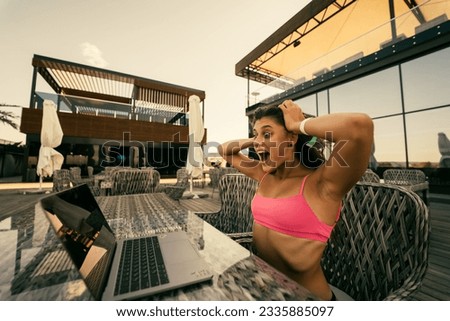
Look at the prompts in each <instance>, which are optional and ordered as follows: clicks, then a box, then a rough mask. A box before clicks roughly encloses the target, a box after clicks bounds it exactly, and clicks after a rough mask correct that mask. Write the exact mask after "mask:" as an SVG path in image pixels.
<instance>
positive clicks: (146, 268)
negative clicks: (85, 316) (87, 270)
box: [114, 236, 169, 295]
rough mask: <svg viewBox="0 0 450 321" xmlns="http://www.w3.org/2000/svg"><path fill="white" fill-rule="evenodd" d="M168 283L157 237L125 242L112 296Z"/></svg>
mask: <svg viewBox="0 0 450 321" xmlns="http://www.w3.org/2000/svg"><path fill="white" fill-rule="evenodd" d="M165 283H169V277H168V275H167V271H166V267H165V265H164V260H163V257H162V253H161V248H160V245H159V240H158V237H157V236H150V237H145V238H140V239H133V240H125V242H124V246H123V248H122V253H121V260H120V265H119V273H118V275H117V281H116V286H115V289H114V294H115V295H118V294H124V293H128V292H132V291H137V290H141V289H145V288H149V287H153V286H157V285H161V284H165Z"/></svg>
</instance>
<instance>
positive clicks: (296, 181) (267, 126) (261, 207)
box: [219, 100, 373, 300]
mask: <svg viewBox="0 0 450 321" xmlns="http://www.w3.org/2000/svg"><path fill="white" fill-rule="evenodd" d="M253 133H254V137H252V138H249V139H241V140H233V141H229V142H227V143H224V144H222V145H221V146H219V152H220V154H221V156H222V157H223V158H224V159H225V160H226V161H227V162H228V163H229V164H231V165H232V166H233V167H235V168H236V169H238V170H239V171H240V172H241V173H243V174H245V175H247V176H250V177H252V178H254V179H256V180H257V181H258V182H259V188H258V191H257V192H256V195H255V197H254V199H253V202H252V213H253V217H254V225H253V241H254V245H255V247H256V250H257V253H258V256H260V257H261V258H263V259H264V260H265V261H267V262H268V263H270V264H271V265H273V266H274V267H275V268H277V269H278V270H280V271H281V272H283V273H285V274H286V275H287V276H289V277H290V278H292V279H294V280H295V281H297V282H298V283H299V284H301V285H302V286H304V287H305V288H307V289H309V290H310V291H311V292H312V293H314V294H315V295H316V296H318V297H319V298H321V299H323V300H333V299H335V296H334V293H333V292H332V291H331V289H330V286H329V285H328V282H327V280H326V279H325V276H324V274H323V271H322V268H321V265H320V259H321V257H322V254H323V251H324V249H325V245H326V242H327V240H328V238H329V236H330V233H331V231H332V229H333V227H334V224H335V223H336V221H337V220H338V218H339V213H340V209H341V202H342V199H343V197H344V195H345V194H346V193H347V192H348V191H349V190H350V189H351V188H352V186H353V185H354V184H355V183H356V182H357V181H358V180H359V178H360V177H361V176H362V174H363V173H364V171H365V170H366V168H367V165H368V160H369V156H370V151H371V147H372V142H373V123H372V120H371V119H370V118H369V117H368V116H367V115H365V114H359V113H339V114H330V115H324V116H319V117H316V118H305V116H304V114H303V112H302V110H301V108H300V107H299V106H298V105H296V104H295V103H294V102H292V101H291V100H287V101H285V102H283V103H282V104H281V105H280V106H278V107H261V108H260V109H258V110H257V111H256V112H255V119H254V126H253ZM321 139H325V140H327V141H330V142H333V143H334V147H333V151H332V153H331V155H330V156H329V157H328V159H327V160H326V161H325V160H324V159H323V158H321V157H320V155H318V154H317V149H316V147H315V144H317V142H316V141H317V140H319V141H320V140H321ZM249 147H254V149H255V152H256V153H257V154H258V156H259V160H255V159H251V158H249V157H247V156H246V155H244V154H243V153H242V152H241V150H243V149H246V148H249ZM349 264H351V262H349Z"/></svg>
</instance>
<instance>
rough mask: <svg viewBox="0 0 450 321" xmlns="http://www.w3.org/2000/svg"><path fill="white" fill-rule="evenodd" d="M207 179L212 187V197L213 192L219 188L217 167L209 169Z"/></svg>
mask: <svg viewBox="0 0 450 321" xmlns="http://www.w3.org/2000/svg"><path fill="white" fill-rule="evenodd" d="M209 179H210V185H211V187H212V195H211V197H214V192H215V191H216V189H218V188H219V179H220V170H219V169H218V168H211V169H210V170H209Z"/></svg>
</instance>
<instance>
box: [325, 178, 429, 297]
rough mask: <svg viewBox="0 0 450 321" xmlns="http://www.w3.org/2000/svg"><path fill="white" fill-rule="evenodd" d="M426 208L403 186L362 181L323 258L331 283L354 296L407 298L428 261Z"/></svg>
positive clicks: (347, 200) (346, 201)
mask: <svg viewBox="0 0 450 321" xmlns="http://www.w3.org/2000/svg"><path fill="white" fill-rule="evenodd" d="M429 229H430V227H429V218H428V208H427V206H426V205H425V204H424V202H423V201H422V200H421V199H420V197H418V196H417V195H416V194H415V193H413V192H411V191H408V190H406V189H404V188H402V187H397V186H393V185H385V184H377V183H358V184H357V185H356V186H355V187H354V188H353V189H352V190H351V191H350V192H349V193H348V194H347V195H346V197H345V199H344V204H343V208H342V212H341V218H340V220H339V221H338V223H337V224H336V226H335V228H334V230H333V232H332V235H331V237H330V239H329V241H328V244H327V247H326V249H325V252H324V255H323V258H322V267H323V270H324V273H325V275H326V277H327V279H328V282H329V283H330V284H332V285H334V286H335V287H337V288H339V289H341V290H343V291H344V292H346V293H347V294H349V295H350V296H351V297H352V298H353V299H355V300H407V299H408V296H409V295H410V294H411V293H413V292H414V291H415V290H417V289H418V288H419V287H420V285H421V283H422V280H423V277H424V275H425V272H426V269H427V265H428V243H429Z"/></svg>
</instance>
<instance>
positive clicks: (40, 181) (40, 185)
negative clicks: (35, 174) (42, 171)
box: [39, 175, 42, 191]
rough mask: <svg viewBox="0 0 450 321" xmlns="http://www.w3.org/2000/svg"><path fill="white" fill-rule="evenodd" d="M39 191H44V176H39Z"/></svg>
mask: <svg viewBox="0 0 450 321" xmlns="http://www.w3.org/2000/svg"><path fill="white" fill-rule="evenodd" d="M39 190H40V191H41V190H42V175H39Z"/></svg>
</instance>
